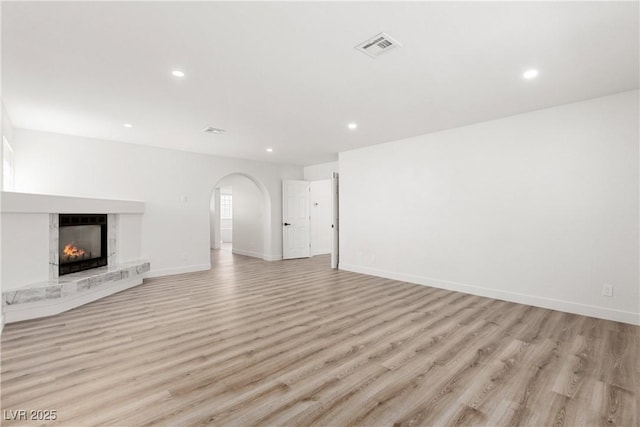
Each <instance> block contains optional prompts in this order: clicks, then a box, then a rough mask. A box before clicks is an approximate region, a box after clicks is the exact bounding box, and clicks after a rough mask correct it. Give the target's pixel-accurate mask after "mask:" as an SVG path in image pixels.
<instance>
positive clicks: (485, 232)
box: [339, 91, 640, 323]
mask: <svg viewBox="0 0 640 427" xmlns="http://www.w3.org/2000/svg"><path fill="white" fill-rule="evenodd" d="M638 126H639V119H638V91H631V92H625V93H621V94H617V95H612V96H607V97H602V98H598V99H593V100H589V101H585V102H580V103H575V104H569V105H564V106H559V107H555V108H549V109H545V110H540V111H536V112H532V113H527V114H521V115H516V116H512V117H508V118H504V119H500V120H495V121H490V122H485V123H480V124H476V125H472V126H467V127H463V128H457V129H452V130H447V131H443V132H438V133H433V134H428V135H421V136H418V137H414V138H409V139H405V140H401V141H396V142H391V143H387V144H381V145H376V146H372V147H368V148H362V149H358V150H353V151H348V152H345V153H341V154H340V160H339V162H340V222H341V235H340V257H341V259H340V268H342V269H344V270H350V271H359V272H364V273H371V274H376V275H380V276H384V277H391V278H396V279H401V280H407V281H411V282H415V283H421V284H427V285H433V286H437V287H443V288H449V289H455V290H460V291H463V292H468V293H472V294H478V295H486V296H491V297H494V298H500V299H505V300H510V301H516V302H522V303H526V304H532V305H537V306H542V307H548V308H555V309H559V310H564V311H569V312H575V313H581V314H586V315H591V316H596V317H603V318H609V319H614V320H620V321H625V322H629V323H639V317H640V316H639V314H638V313H639V311H640V309H639V308H640V307H639V306H640V304H639V299H640V295H639V289H638V288H639V267H640V266H639V261H638V260H639V239H638V223H639V221H638V218H639V209H638V202H639V174H638V169H639V167H638V166H639V149H638V141H639V134H638ZM605 283H609V284H612V285H614V286H615V291H614V296H613V298H607V297H604V296H602V285H603V284H605Z"/></svg>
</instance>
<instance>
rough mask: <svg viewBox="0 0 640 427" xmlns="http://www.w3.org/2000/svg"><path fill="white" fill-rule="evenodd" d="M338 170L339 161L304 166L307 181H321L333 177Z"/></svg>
mask: <svg viewBox="0 0 640 427" xmlns="http://www.w3.org/2000/svg"><path fill="white" fill-rule="evenodd" d="M334 172H338V162H329V163H320V164H318V165H311V166H305V167H304V179H305V181H320V180H323V179H331V178H333V173H334Z"/></svg>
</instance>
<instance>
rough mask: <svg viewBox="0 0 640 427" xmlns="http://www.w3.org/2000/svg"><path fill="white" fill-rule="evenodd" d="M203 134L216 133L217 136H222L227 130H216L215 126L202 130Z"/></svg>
mask: <svg viewBox="0 0 640 427" xmlns="http://www.w3.org/2000/svg"><path fill="white" fill-rule="evenodd" d="M202 132H207V133H215V134H216V135H220V134H221V133H225V130H224V129H218V128H214V127H213V126H207V127H206V128H204V129H202Z"/></svg>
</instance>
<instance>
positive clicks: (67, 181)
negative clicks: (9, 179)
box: [14, 129, 302, 275]
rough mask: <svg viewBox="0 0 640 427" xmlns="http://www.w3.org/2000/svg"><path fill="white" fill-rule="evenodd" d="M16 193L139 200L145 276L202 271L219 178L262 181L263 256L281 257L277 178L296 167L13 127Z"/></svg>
mask: <svg viewBox="0 0 640 427" xmlns="http://www.w3.org/2000/svg"><path fill="white" fill-rule="evenodd" d="M14 150H15V161H16V190H17V191H22V192H31V193H42V194H57V195H68V196H80V197H96V198H112V199H125V200H140V201H143V202H145V214H144V215H143V219H142V255H143V257H145V258H147V259H149V260H150V261H151V269H152V271H151V274H152V275H161V274H172V273H180V272H185V271H195V270H201V269H207V268H209V265H210V258H209V255H210V248H209V244H210V232H209V225H210V219H209V216H210V214H209V213H210V207H209V205H210V200H211V193H212V192H213V189H214V187H215V185H216V183H217V182H218V181H220V179H222V178H223V177H224V176H227V175H229V174H231V173H237V172H241V173H244V174H246V175H249V176H251V177H253V178H254V179H255V180H257V181H258V182H260V183H261V184H262V185H263V186H264V188H265V190H266V192H267V193H268V197H269V198H270V201H271V207H270V212H268V214H269V222H270V224H271V226H272V227H271V235H270V236H268V238H269V242H270V243H269V249H270V253H267V254H265V257H267V258H268V259H279V258H281V256H282V235H281V234H282V232H281V217H282V195H281V190H280V188H281V182H282V179H300V178H302V168H301V167H295V166H286V165H278V164H272V163H264V162H255V161H249V160H241V159H232V158H223V157H216V156H208V155H202V154H194V153H188V152H182V151H174V150H165V149H159V148H151V147H144V146H139V145H133V144H124V143H117V142H112V141H101V140H95V139H91V138H82V137H73V136H68V135H59V134H52V133H46V132H38V131H31V130H23V129H16V130H15V135H14Z"/></svg>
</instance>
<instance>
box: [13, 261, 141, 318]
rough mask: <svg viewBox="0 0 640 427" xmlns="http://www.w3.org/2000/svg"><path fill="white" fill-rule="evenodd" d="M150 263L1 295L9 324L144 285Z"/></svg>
mask: <svg viewBox="0 0 640 427" xmlns="http://www.w3.org/2000/svg"><path fill="white" fill-rule="evenodd" d="M149 268H150V264H149V262H147V261H139V262H131V263H126V264H121V265H116V266H107V267H100V268H94V269H92V270H86V271H82V272H79V273H73V274H68V275H65V276H62V277H59V278H57V279H52V280H47V281H44V282H39V283H33V284H29V285H26V286H21V287H20V288H17V289H9V290H6V291H3V292H2V306H3V307H2V311H3V313H4V315H5V316H6V319H7V322H18V321H21V320H27V319H33V318H36V317H43V316H51V315H54V314H58V313H62V312H63V311H66V310H69V309H71V308H74V307H78V306H80V305H82V304H86V303H88V302H91V301H95V300H96V299H99V298H102V297H104V296H107V295H110V294H113V293H115V292H119V291H122V290H124V289H127V288H130V287H132V286H136V285H139V284H140V283H142V278H143V275H144V273H146V272H148V271H149Z"/></svg>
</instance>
